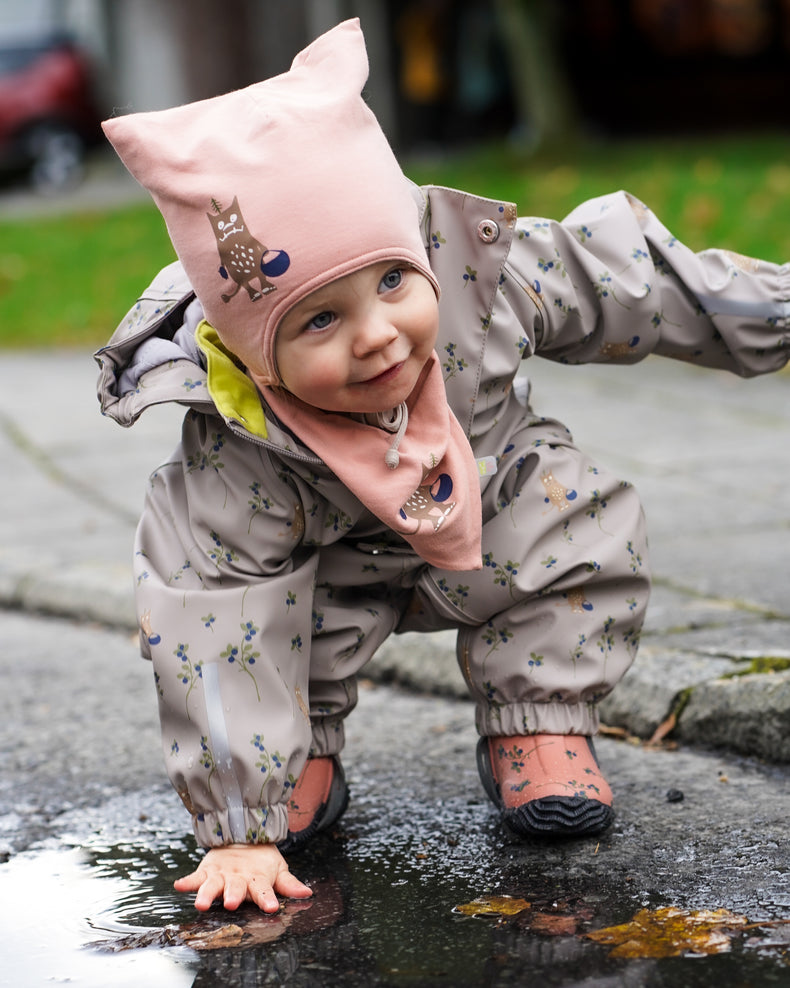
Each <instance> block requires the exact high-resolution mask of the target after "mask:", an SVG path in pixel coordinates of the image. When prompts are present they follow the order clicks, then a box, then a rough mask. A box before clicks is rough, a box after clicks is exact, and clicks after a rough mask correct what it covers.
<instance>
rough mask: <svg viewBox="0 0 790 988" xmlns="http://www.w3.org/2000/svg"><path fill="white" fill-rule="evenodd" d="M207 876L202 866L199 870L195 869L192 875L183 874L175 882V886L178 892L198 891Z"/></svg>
mask: <svg viewBox="0 0 790 988" xmlns="http://www.w3.org/2000/svg"><path fill="white" fill-rule="evenodd" d="M207 877H208V876H207V875H206V873H205V871H203V869H202V868H201V869H199V870H198V871H193V872H192V873H191V874H190V875H182V876H181V877H180V878H177V879H176V880H175V881H174V882H173V888H174V889H175V890H176V892H197V890H198V889H199V888H200V886H201V885H202V884H203V882H205V880H206V878H207Z"/></svg>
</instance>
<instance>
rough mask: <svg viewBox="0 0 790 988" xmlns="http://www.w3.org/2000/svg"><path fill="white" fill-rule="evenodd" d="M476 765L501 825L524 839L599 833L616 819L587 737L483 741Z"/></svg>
mask: <svg viewBox="0 0 790 988" xmlns="http://www.w3.org/2000/svg"><path fill="white" fill-rule="evenodd" d="M477 767H478V771H479V772H480V778H481V780H482V782H483V787H484V788H485V790H486V793H487V794H488V796H489V798H490V799H491V801H492V802H493V803H494V804H495V805H496V806H497V807H498V808H499V810H500V811H501V813H502V817H503V819H504V821H505V823H506V824H507V825H508V827H510V829H511V830H513V831H514V832H515V833H517V834H520V835H521V836H522V837H562V836H569V837H581V836H586V835H592V834H599V833H601V831H603V830H606V828H607V827H609V826H610V825H611V823H612V821H613V820H614V810H613V809H612V790H611V789H610V787H609V783H608V782H607V781H606V779H604V777H603V775H601V770H600V767H599V765H598V759H597V758H596V756H595V749H594V748H593V743H592V739H591V738H588V737H585V736H583V735H576V734H565V735H563V734H531V735H526V736H519V735H511V736H508V737H488V738H481V739H480V741H479V743H478V746H477Z"/></svg>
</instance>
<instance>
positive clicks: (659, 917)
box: [585, 906, 749, 958]
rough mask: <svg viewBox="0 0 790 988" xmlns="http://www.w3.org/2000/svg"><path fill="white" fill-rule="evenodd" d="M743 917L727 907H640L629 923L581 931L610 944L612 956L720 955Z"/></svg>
mask: <svg viewBox="0 0 790 988" xmlns="http://www.w3.org/2000/svg"><path fill="white" fill-rule="evenodd" d="M748 922H749V921H748V920H747V918H746V917H745V916H739V915H737V914H735V913H731V912H729V911H728V910H727V909H715V910H709V909H698V910H686V909H675V908H673V907H671V906H670V907H667V908H664V909H656V910H650V909H640V911H639V912H638V913H637V914H636V916H634V918H633V919H632V920H631V922H630V923H623V924H622V925H620V926H609V927H607V928H606V929H603V930H596V931H594V932H592V933H587V934H585V936H586V938H587V939H588V940H593V941H595V942H596V943H600V944H605V945H609V946H612V947H613V950H612V951H611V954H610V956H612V957H626V958H637V957H649V958H659V957H679V956H680V955H681V954H686V953H692V954H722V953H726V952H727V951H728V950H729V949H730V941H731V937H732V932H731V931H735V930H737V929H739V928H741V927H745V926H747V925H748Z"/></svg>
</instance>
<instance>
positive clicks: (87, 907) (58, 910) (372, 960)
mask: <svg viewBox="0 0 790 988" xmlns="http://www.w3.org/2000/svg"><path fill="white" fill-rule="evenodd" d="M2 617H3V621H2V623H1V624H0V657H1V658H0V676H2V682H3V684H4V686H6V687H7V686H8V685H9V683H13V691H11V690H9V689H7V688H4V689H3V690H2V693H1V694H0V725H2V726H0V740H1V741H2V750H3V751H4V753H5V755H4V772H3V779H2V786H0V844H1V845H2V848H3V850H4V857H7V860H6V863H5V864H3V865H0V929H2V930H3V933H4V944H5V946H4V950H3V965H2V967H1V968H0V985H9V986H12V985H13V986H28V985H30V986H33V985H46V984H52V983H76V984H81V985H91V986H93V985H95V986H105V985H107V984H113V985H125V984H129V985H131V984H136V985H139V984H141V983H145V984H147V985H148V986H149V988H158V986H163V988H164V986H176V985H181V984H184V985H187V984H193V985H216V984H225V983H228V984H238V985H242V986H247V985H249V986H252V985H281V984H289V985H305V986H308V985H309V986H317V985H321V986H324V985H329V984H332V985H348V986H357V985H359V986H363V985H386V986H393V988H394V986H421V985H426V986H427V985H446V986H453V988H464V986H470V988H472V986H479V985H490V986H506V985H524V984H528V983H531V982H532V979H535V981H536V982H537V981H538V980H539V981H540V983H542V984H545V985H550V986H554V985H556V986H566V988H570V986H596V988H597V986H606V985H612V986H614V985H618V986H619V985H623V986H632V985H633V986H637V985H640V986H641V985H655V986H670V985H671V986H676V985H684V986H686V985H690V986H691V985H700V986H703V985H704V986H707V985H710V986H713V985H720V984H725V985H728V984H733V985H736V984H737V985H754V986H762V985H770V984H778V985H782V984H784V985H787V984H790V953H788V948H790V927H787V926H784V925H779V926H776V927H771V926H765V927H761V928H757V929H753V930H750V931H749V932H748V933H741V934H738V935H736V936H735V937H734V938H733V941H732V949H731V950H730V952H729V953H727V954H722V955H719V956H711V957H704V958H701V957H694V956H685V957H679V958H670V959H662V960H650V959H639V958H637V959H630V960H629V959H626V960H623V959H617V958H613V957H611V956H610V949H609V948H607V947H604V946H601V945H600V944H597V943H594V942H591V941H590V940H588V939H586V938H585V935H586V934H588V933H590V932H592V931H595V930H600V929H601V928H604V927H609V926H611V925H613V924H618V923H624V922H627V921H629V920H631V919H632V918H633V917H634V915H635V914H637V913H638V912H639V910H641V909H645V908H647V909H651V910H655V909H660V908H663V907H667V906H672V907H675V908H679V909H683V910H697V909H707V910H711V909H721V908H726V909H728V910H730V911H731V912H733V913H736V914H739V915H743V916H746V917H748V919H749V920H750V921H751V922H754V923H760V922H762V923H768V922H771V921H773V922H775V921H777V920H787V919H788V918H790V855H788V853H787V848H786V835H787V819H788V816H790V788H788V785H787V781H788V770H787V768H786V767H784V766H768V765H765V764H760V763H758V762H756V761H754V760H749V759H740V758H737V757H734V756H732V755H722V754H713V753H705V752H701V751H696V750H693V749H689V748H680V749H677V750H673V749H662V748H656V749H650V748H648V747H646V746H644V745H637V744H635V743H632V742H631V743H629V742H628V741H622V740H614V739H611V738H601V739H599V741H598V750H599V756H600V758H601V762H602V764H603V767H604V769H605V771H606V773H607V775H608V776H609V778H610V779H611V780H612V782H613V787H614V790H615V795H616V800H617V807H618V815H617V820H616V823H615V825H614V827H613V828H612V829H611V831H609V832H608V833H607V834H605V835H603V836H602V837H601V838H600V839H599V840H596V839H593V840H584V841H581V840H573V841H567V842H560V843H540V842H532V843H530V842H528V843H523V842H520V841H517V840H516V839H515V838H513V837H512V836H511V835H509V834H508V833H507V832H506V831H505V830H504V829H503V828H502V826H501V824H500V823H499V820H498V817H497V814H496V812H495V811H494V810H493V808H492V807H491V806H490V804H489V803H488V802H487V800H486V798H485V796H484V794H483V791H482V788H481V786H480V783H479V781H478V778H477V772H476V768H475V764H474V747H475V741H476V736H475V732H474V728H473V725H472V720H471V716H470V714H471V709H470V706H469V704H468V703H467V702H466V701H463V700H458V699H454V698H450V697H440V696H432V697H426V696H418V695H415V694H413V693H410V692H408V691H405V690H401V689H398V688H396V687H391V686H386V685H382V684H379V683H375V682H373V681H366V682H365V684H364V688H363V689H362V690H361V697H360V704H359V707H358V709H357V710H356V711H355V712H354V715H353V716H352V717H351V718H350V719H349V724H348V743H347V748H346V753H345V756H344V764H345V766H346V769H347V773H348V777H349V784H350V787H351V791H352V800H351V804H350V806H349V809H348V811H347V813H346V815H345V816H344V817H343V818H342V820H341V821H340V823H339V824H338V826H337V827H336V828H335V830H334V831H333V833H332V834H330V835H328V836H326V837H321V838H319V839H317V840H316V842H315V843H314V845H313V846H312V847H311V849H310V850H309V851H308V852H305V853H304V854H302V855H299V856H296V857H294V858H293V859H292V860H291V867H292V870H293V871H294V872H295V873H296V874H297V875H298V876H299V877H300V878H302V879H303V880H305V881H307V882H309V883H310V884H311V885H312V887H313V889H314V891H315V895H314V898H313V899H312V900H310V901H309V902H307V903H304V902H298V903H297V902H292V903H286V904H285V907H284V909H283V911H282V912H281V913H279V914H278V915H276V916H273V917H268V916H263V915H261V914H260V913H258V911H257V910H255V909H252V908H248V907H244V908H242V909H241V910H239V911H238V912H237V913H227V912H225V911H224V910H223V909H221V908H220V907H218V906H217V907H215V908H214V909H213V910H212V911H210V912H209V913H208V914H206V915H201V914H198V913H197V912H195V910H194V908H193V907H192V905H191V900H190V898H189V897H187V896H182V895H178V894H176V893H175V892H174V891H173V889H172V881H173V879H174V878H175V877H176V876H177V875H178V874H181V873H184V872H185V871H187V870H188V869H191V867H192V864H193V863H194V862H195V861H196V860H197V858H198V856H199V852H198V851H197V849H196V848H195V845H194V842H193V840H192V838H191V837H190V836H188V835H187V833H186V831H187V821H186V818H185V814H184V812H183V810H182V809H181V806H180V803H178V800H177V799H176V798H175V796H174V795H173V794H172V792H171V791H170V788H169V786H168V785H167V784H166V783H164V782H163V770H162V768H161V760H160V755H159V743H158V730H157V724H156V713H155V703H154V695H153V694H154V690H153V685H152V683H151V682H150V679H149V667H148V665H147V664H146V663H144V662H142V661H141V660H139V659H138V658H137V656H136V648H135V644H134V642H133V640H132V638H131V636H130V635H129V634H128V633H125V632H124V633H121V632H119V631H116V630H110V629H106V628H101V627H98V626H94V625H89V624H83V623H77V622H74V621H68V620H63V619H58V618H41V617H35V616H31V615H29V614H24V613H13V612H6V613H5V614H3V615H2ZM22 663H24V667H25V673H24V674H23V673H22V672H20V669H19V666H20V665H22ZM490 895H495V896H512V897H514V898H516V899H524V900H526V902H528V903H529V908H526V909H524V910H523V911H522V912H520V913H519V914H518V915H516V916H513V917H505V918H498V917H496V916H493V917H492V916H486V917H470V916H465V915H461V914H460V913H459V912H458V911H457V909H458V907H460V906H464V905H465V904H467V903H470V902H472V901H474V900H478V899H480V898H481V897H483V896H490ZM31 917H36V918H35V920H32V921H31ZM216 938H220V939H216ZM223 942H224V944H225V945H223Z"/></svg>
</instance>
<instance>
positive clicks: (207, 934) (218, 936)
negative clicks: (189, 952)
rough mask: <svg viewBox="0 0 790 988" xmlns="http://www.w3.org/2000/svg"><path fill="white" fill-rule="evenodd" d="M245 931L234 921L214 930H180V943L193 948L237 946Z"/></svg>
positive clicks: (220, 948)
mask: <svg viewBox="0 0 790 988" xmlns="http://www.w3.org/2000/svg"><path fill="white" fill-rule="evenodd" d="M244 936H245V933H244V930H243V929H242V928H241V927H240V926H236V924H235V923H228V924H227V926H220V927H219V928H218V929H216V930H195V931H194V932H186V931H182V932H181V937H180V940H181V943H183V944H185V945H186V946H187V947H191V948H192V949H193V950H222V949H223V948H225V947H238V946H239V944H240V943H241V941H242V940H243V939H244Z"/></svg>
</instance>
